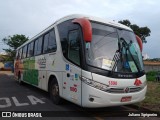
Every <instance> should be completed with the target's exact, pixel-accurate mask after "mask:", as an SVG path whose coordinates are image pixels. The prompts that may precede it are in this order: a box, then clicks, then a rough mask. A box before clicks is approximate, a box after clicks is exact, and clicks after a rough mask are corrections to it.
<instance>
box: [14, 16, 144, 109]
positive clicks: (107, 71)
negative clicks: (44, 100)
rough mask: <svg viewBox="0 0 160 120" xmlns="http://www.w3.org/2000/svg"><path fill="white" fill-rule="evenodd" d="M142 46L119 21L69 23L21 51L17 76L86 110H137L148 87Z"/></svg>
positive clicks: (88, 19) (52, 28)
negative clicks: (132, 107) (134, 106)
mask: <svg viewBox="0 0 160 120" xmlns="http://www.w3.org/2000/svg"><path fill="white" fill-rule="evenodd" d="M141 51H142V42H141V40H140V39H139V38H138V36H136V35H135V34H134V33H133V31H132V30H131V29H130V28H128V27H126V26H124V25H122V24H119V23H116V22H114V21H106V20H102V19H100V18H96V17H91V16H85V15H70V16H67V17H64V18H62V19H60V20H58V21H56V22H55V23H54V24H52V25H51V26H49V27H48V28H46V29H45V30H43V31H42V32H40V33H39V34H38V35H36V36H35V37H33V38H32V39H30V40H28V41H27V42H26V43H24V44H23V45H21V46H20V47H19V48H18V49H17V54H16V60H15V76H16V78H17V80H18V81H19V83H21V82H25V83H28V84H31V85H33V86H35V87H38V88H40V89H43V90H45V91H47V92H49V93H50V97H51V99H52V101H53V103H55V104H60V103H61V100H62V98H63V99H66V100H68V101H71V102H73V103H75V104H78V105H80V106H83V107H90V108H92V107H107V106H119V105H126V104H133V103H136V102H140V101H142V100H143V99H144V98H145V94H146V90H147V85H146V76H145V72H144V67H143V61H142V55H141Z"/></svg>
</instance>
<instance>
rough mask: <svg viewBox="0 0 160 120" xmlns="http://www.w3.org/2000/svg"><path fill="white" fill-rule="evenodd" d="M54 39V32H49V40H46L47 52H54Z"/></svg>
mask: <svg viewBox="0 0 160 120" xmlns="http://www.w3.org/2000/svg"><path fill="white" fill-rule="evenodd" d="M56 48H57V46H56V38H55V33H54V30H52V31H50V33H49V40H48V52H51V51H54V50H56Z"/></svg>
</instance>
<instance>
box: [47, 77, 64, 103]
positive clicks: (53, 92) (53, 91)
mask: <svg viewBox="0 0 160 120" xmlns="http://www.w3.org/2000/svg"><path fill="white" fill-rule="evenodd" d="M49 92H50V97H51V100H52V101H53V103H54V104H56V105H58V104H61V101H62V100H61V97H60V96H59V86H58V82H57V80H56V79H53V80H52V81H51V83H50V89H49Z"/></svg>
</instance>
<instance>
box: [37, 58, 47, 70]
mask: <svg viewBox="0 0 160 120" xmlns="http://www.w3.org/2000/svg"><path fill="white" fill-rule="evenodd" d="M38 65H39V68H46V58H45V57H43V58H40V59H38Z"/></svg>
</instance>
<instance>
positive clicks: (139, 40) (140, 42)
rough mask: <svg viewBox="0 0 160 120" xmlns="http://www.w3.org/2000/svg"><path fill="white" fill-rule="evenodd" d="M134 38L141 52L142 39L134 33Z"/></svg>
mask: <svg viewBox="0 0 160 120" xmlns="http://www.w3.org/2000/svg"><path fill="white" fill-rule="evenodd" d="M136 40H137V42H138V45H139V48H140V50H141V52H142V50H143V43H142V40H141V38H140V37H138V36H137V35H136Z"/></svg>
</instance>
